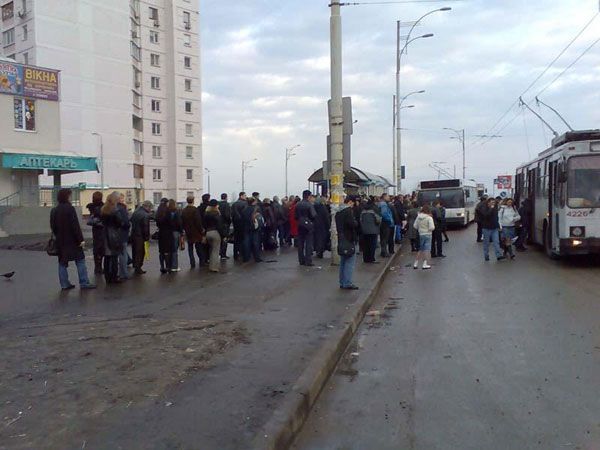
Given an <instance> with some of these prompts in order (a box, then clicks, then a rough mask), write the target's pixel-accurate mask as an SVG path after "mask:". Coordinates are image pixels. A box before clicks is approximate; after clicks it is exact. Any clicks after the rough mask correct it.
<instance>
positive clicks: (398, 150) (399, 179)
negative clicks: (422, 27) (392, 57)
mask: <svg viewBox="0 0 600 450" xmlns="http://www.w3.org/2000/svg"><path fill="white" fill-rule="evenodd" d="M396 26H397V29H396V192H397V193H398V194H402V130H401V129H400V58H401V54H400V21H399V20H398V21H397V22H396Z"/></svg>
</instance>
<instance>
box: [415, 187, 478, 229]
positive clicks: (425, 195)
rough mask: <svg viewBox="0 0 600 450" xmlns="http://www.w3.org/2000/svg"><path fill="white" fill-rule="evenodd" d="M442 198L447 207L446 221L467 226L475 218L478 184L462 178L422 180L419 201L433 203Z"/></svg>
mask: <svg viewBox="0 0 600 450" xmlns="http://www.w3.org/2000/svg"><path fill="white" fill-rule="evenodd" d="M436 200H440V201H441V202H442V206H444V208H446V223H448V224H457V225H462V226H467V225H469V224H470V223H471V222H473V220H475V206H476V205H477V201H478V198H477V186H475V184H473V185H469V184H466V183H464V182H463V181H462V180H434V181H421V182H420V183H419V187H418V189H417V203H418V204H419V206H423V205H424V204H425V203H429V204H431V205H433V202H435V201H436Z"/></svg>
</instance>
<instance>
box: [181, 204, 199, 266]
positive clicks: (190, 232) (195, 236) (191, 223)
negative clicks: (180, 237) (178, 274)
mask: <svg viewBox="0 0 600 450" xmlns="http://www.w3.org/2000/svg"><path fill="white" fill-rule="evenodd" d="M194 201H195V199H194V197H192V196H189V197H188V198H187V199H186V202H187V206H186V207H185V208H183V211H182V212H181V221H182V225H183V231H184V233H185V237H186V239H187V243H188V245H187V248H188V256H189V257H190V267H191V268H192V269H194V268H196V258H195V257H194V250H196V254H197V255H198V263H199V264H202V257H203V255H202V238H203V236H204V229H203V226H202V223H203V222H202V216H201V215H200V211H199V210H198V208H196V207H195V206H194Z"/></svg>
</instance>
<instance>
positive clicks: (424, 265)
mask: <svg viewBox="0 0 600 450" xmlns="http://www.w3.org/2000/svg"><path fill="white" fill-rule="evenodd" d="M427 269H431V266H430V265H429V264H427V261H425V262H424V263H423V270H427Z"/></svg>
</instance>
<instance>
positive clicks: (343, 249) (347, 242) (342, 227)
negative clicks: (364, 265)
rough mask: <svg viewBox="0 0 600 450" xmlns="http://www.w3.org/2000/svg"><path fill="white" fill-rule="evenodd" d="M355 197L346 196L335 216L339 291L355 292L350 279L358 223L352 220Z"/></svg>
mask: <svg viewBox="0 0 600 450" xmlns="http://www.w3.org/2000/svg"><path fill="white" fill-rule="evenodd" d="M355 200H356V199H355V197H354V196H350V195H349V196H347V197H346V198H345V200H344V204H343V205H342V207H341V209H340V210H339V211H338V213H337V214H336V215H335V226H336V228H337V232H338V248H337V251H338V255H340V289H349V290H356V289H358V287H357V286H355V285H354V282H353V281H352V277H353V275H354V265H355V263H356V242H357V241H358V223H357V221H356V219H355V218H354V211H353V208H354V207H355Z"/></svg>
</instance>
